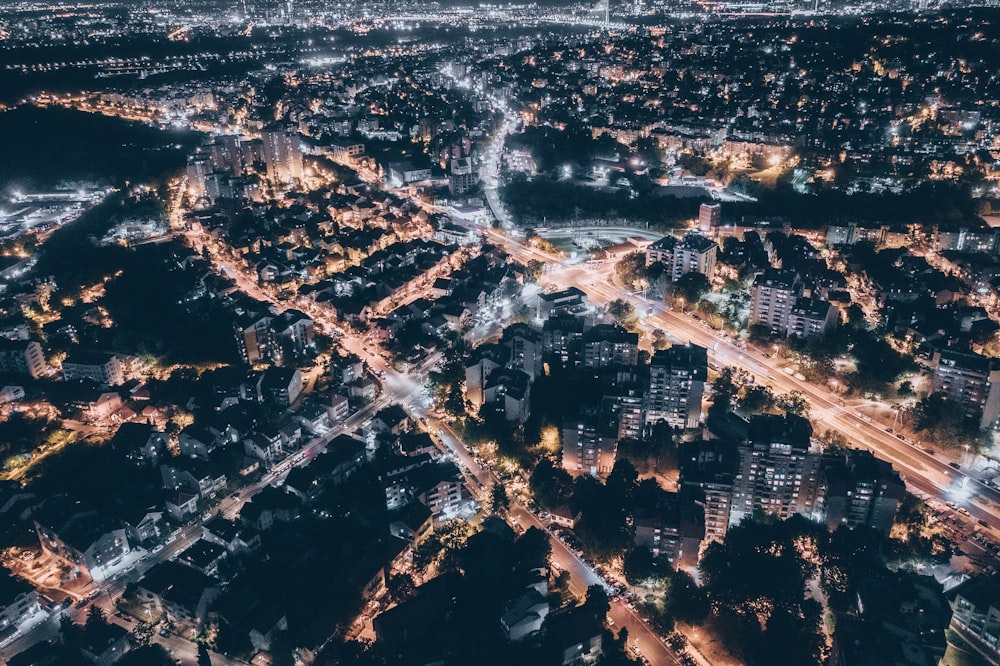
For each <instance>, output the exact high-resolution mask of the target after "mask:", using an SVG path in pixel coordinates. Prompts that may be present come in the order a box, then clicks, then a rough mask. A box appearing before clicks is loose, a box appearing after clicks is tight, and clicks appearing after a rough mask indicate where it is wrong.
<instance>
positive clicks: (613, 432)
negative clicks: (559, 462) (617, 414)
mask: <svg viewBox="0 0 1000 666" xmlns="http://www.w3.org/2000/svg"><path fill="white" fill-rule="evenodd" d="M562 441H563V468H564V469H565V470H566V471H567V472H569V473H570V474H573V475H574V476H576V475H582V474H591V475H593V476H606V475H607V474H610V473H611V469H612V468H613V467H614V466H615V457H616V455H617V453H618V424H617V423H616V422H615V420H614V419H609V418H605V417H604V415H602V414H600V413H591V414H583V415H581V416H578V417H575V418H570V419H567V420H566V421H565V422H564V423H563V427H562Z"/></svg>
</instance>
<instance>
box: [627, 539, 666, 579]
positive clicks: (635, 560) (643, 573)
mask: <svg viewBox="0 0 1000 666" xmlns="http://www.w3.org/2000/svg"><path fill="white" fill-rule="evenodd" d="M622 569H623V573H624V574H625V580H627V581H628V582H629V584H630V585H642V584H644V583H647V582H649V581H650V580H651V579H653V578H655V577H656V575H657V573H658V569H657V566H656V559H655V558H654V557H653V551H651V550H650V549H649V548H644V547H642V546H636V547H635V548H633V549H632V550H630V551H629V552H627V553H625V559H624V561H623V566H622Z"/></svg>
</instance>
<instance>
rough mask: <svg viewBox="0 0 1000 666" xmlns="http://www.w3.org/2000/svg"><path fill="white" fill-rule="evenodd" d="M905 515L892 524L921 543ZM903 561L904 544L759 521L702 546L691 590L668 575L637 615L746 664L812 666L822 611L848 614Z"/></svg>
mask: <svg viewBox="0 0 1000 666" xmlns="http://www.w3.org/2000/svg"><path fill="white" fill-rule="evenodd" d="M911 508H913V510H912V511H910V510H906V511H903V512H902V513H901V516H900V519H899V523H898V524H899V526H900V529H901V531H903V532H904V533H907V536H908V537H913V538H917V539H920V538H922V537H919V536H918V534H917V533H918V532H919V531H920V530H921V525H922V523H923V516H922V515H920V510H919V506H916V507H911ZM925 554H926V553H925ZM912 555H913V552H912V550H911V545H910V544H908V543H907V542H906V541H903V540H899V539H889V538H885V537H882V536H880V535H878V534H876V533H874V532H871V531H867V530H863V529H854V530H852V529H849V528H847V527H841V528H839V529H837V530H836V531H834V532H832V533H830V532H827V531H826V529H825V528H824V527H823V526H821V525H818V524H816V523H813V522H810V521H808V520H806V519H805V518H802V517H799V516H796V517H793V518H790V519H788V520H786V521H775V520H772V519H768V518H766V517H764V516H760V517H757V519H755V520H747V521H744V522H743V523H741V524H740V525H737V526H735V527H732V528H730V530H729V532H728V533H727V535H726V540H725V542H724V543H713V544H711V545H710V546H709V547H708V549H707V550H706V552H705V554H704V556H703V558H702V561H701V564H700V567H699V568H700V572H701V578H702V582H701V585H700V586H698V585H695V584H694V582H693V581H692V580H691V579H690V577H688V576H687V575H686V574H684V573H672V574H669V575H668V576H667V578H666V580H667V583H666V600H665V603H664V605H663V606H662V607H661V606H657V605H655V604H646V605H645V606H644V611H645V612H646V613H647V614H648V615H649V616H650V617H651V618H652V620H653V621H654V622H655V623H657V624H658V625H659V626H660V627H661V628H662V629H664V630H668V629H670V628H672V626H673V622H674V621H680V622H684V623H687V624H706V625H707V626H709V627H711V629H712V631H713V632H714V633H715V634H716V635H717V636H719V638H720V639H721V640H722V641H723V644H724V645H725V646H726V648H727V649H728V650H730V651H731V652H732V653H733V654H734V655H735V656H736V657H738V658H739V659H741V660H742V661H743V662H744V663H746V664H748V666H766V665H770V664H788V665H790V666H799V665H801V666H815V665H816V664H820V663H824V660H825V659H826V657H827V640H826V636H825V634H824V629H823V612H824V604H825V606H826V607H827V608H828V609H829V610H830V611H831V612H833V613H834V614H835V615H836V616H844V615H854V614H856V613H857V611H858V609H857V607H856V604H857V599H858V596H857V593H858V591H859V590H861V589H863V588H864V587H865V586H866V585H870V584H872V583H874V582H876V581H880V580H883V579H889V578H891V577H893V576H895V575H896V574H895V573H894V572H893V571H892V569H893V568H895V567H896V566H897V564H898V563H899V561H900V560H901V559H904V558H907V557H910V556H912ZM949 555H950V551H948V550H947V549H940V550H938V551H937V552H935V553H934V554H933V556H934V557H936V558H938V559H939V560H944V559H946V558H947V557H948V556H949ZM636 566H643V561H642V558H641V556H640V557H635V556H633V557H631V558H626V571H629V568H630V567H632V568H634V567H636ZM817 591H818V594H817Z"/></svg>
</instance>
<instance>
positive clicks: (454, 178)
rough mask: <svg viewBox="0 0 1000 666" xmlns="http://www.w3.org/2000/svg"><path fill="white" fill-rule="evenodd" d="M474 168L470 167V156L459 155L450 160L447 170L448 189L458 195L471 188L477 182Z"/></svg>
mask: <svg viewBox="0 0 1000 666" xmlns="http://www.w3.org/2000/svg"><path fill="white" fill-rule="evenodd" d="M478 180H479V179H478V177H477V176H476V170H475V169H474V168H473V167H472V158H471V157H459V158H455V159H453V160H451V165H450V169H449V171H448V191H449V192H451V193H452V194H453V195H455V196H458V195H461V194H465V193H466V192H468V191H469V190H471V189H473V188H474V187H475V186H476V183H477V182H478Z"/></svg>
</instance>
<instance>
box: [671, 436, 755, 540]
mask: <svg viewBox="0 0 1000 666" xmlns="http://www.w3.org/2000/svg"><path fill="white" fill-rule="evenodd" d="M678 467H679V468H680V487H681V491H682V492H685V493H690V494H692V495H693V496H694V497H695V498H696V500H697V501H698V502H700V503H701V505H702V507H703V508H704V510H705V540H706V541H718V542H719V543H721V542H723V541H725V539H726V532H727V531H728V530H729V516H730V513H731V511H732V504H733V484H734V483H735V482H736V475H737V473H738V472H739V467H740V458H739V453H738V451H737V448H736V444H734V443H732V442H727V441H725V440H721V439H713V440H709V441H703V442H688V443H685V444H682V445H681V448H680V452H679V453H678Z"/></svg>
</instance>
